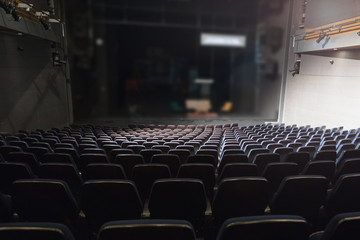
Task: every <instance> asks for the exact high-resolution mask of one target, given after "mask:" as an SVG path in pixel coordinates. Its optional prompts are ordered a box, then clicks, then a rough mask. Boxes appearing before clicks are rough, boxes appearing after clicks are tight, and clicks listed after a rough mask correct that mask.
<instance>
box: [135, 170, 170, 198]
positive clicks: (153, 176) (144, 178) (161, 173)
mask: <svg viewBox="0 0 360 240" xmlns="http://www.w3.org/2000/svg"><path fill="white" fill-rule="evenodd" d="M170 177H171V173H170V168H169V166H168V165H166V164H155V163H151V164H139V165H135V166H134V168H133V171H132V176H131V180H133V181H134V182H135V184H136V187H137V189H138V191H139V194H140V197H141V199H142V200H143V201H145V200H146V199H148V198H149V196H150V191H151V187H152V184H153V183H154V182H155V181H156V180H158V179H162V178H170Z"/></svg>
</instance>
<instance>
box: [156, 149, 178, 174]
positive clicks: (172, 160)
mask: <svg viewBox="0 0 360 240" xmlns="http://www.w3.org/2000/svg"><path fill="white" fill-rule="evenodd" d="M151 163H158V164H166V165H167V166H168V167H169V169H170V173H171V176H172V177H176V176H177V173H178V171H179V167H180V158H179V156H178V155H175V154H155V155H153V156H152V158H151Z"/></svg>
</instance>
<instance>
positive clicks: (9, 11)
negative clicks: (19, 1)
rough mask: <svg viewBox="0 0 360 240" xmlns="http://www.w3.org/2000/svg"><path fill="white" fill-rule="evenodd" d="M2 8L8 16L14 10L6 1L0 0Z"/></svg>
mask: <svg viewBox="0 0 360 240" xmlns="http://www.w3.org/2000/svg"><path fill="white" fill-rule="evenodd" d="M0 7H1V8H2V9H4V10H5V12H6V14H10V13H11V12H12V11H13V9H14V8H13V6H12V5H11V4H10V3H9V2H7V1H5V0H0Z"/></svg>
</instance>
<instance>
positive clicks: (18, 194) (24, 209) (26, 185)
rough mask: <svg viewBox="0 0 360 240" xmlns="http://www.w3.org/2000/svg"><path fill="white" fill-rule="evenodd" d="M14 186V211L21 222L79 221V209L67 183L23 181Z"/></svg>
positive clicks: (50, 180) (48, 180)
mask: <svg viewBox="0 0 360 240" xmlns="http://www.w3.org/2000/svg"><path fill="white" fill-rule="evenodd" d="M13 185H14V186H13V189H14V193H13V198H12V199H13V204H14V210H15V212H16V213H17V214H18V215H19V218H20V220H22V221H53V222H60V223H65V222H69V221H72V220H75V219H77V217H78V214H79V208H78V205H77V203H76V201H75V198H74V197H73V195H72V193H71V191H70V188H69V187H68V185H67V183H66V182H64V181H62V180H53V179H23V180H17V181H15V182H14V183H13Z"/></svg>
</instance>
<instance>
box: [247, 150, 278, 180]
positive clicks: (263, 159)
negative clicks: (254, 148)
mask: <svg viewBox="0 0 360 240" xmlns="http://www.w3.org/2000/svg"><path fill="white" fill-rule="evenodd" d="M274 162H280V155H279V154H277V153H260V154H258V155H256V156H255V158H254V160H253V162H252V163H254V164H256V165H257V168H258V173H259V175H260V174H261V173H262V172H263V171H264V169H265V167H266V165H267V164H269V163H274Z"/></svg>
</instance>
